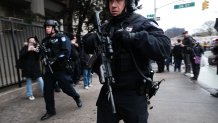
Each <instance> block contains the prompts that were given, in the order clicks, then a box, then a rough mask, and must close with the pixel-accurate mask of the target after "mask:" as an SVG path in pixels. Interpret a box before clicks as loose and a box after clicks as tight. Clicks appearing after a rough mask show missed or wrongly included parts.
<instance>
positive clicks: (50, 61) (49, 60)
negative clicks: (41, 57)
mask: <svg viewBox="0 0 218 123" xmlns="http://www.w3.org/2000/svg"><path fill="white" fill-rule="evenodd" d="M55 61H56V60H55V59H53V58H48V59H46V63H47V64H48V65H52V64H54V62H55Z"/></svg>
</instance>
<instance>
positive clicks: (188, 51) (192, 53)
mask: <svg viewBox="0 0 218 123" xmlns="http://www.w3.org/2000/svg"><path fill="white" fill-rule="evenodd" d="M182 35H183V38H182V39H180V38H178V39H177V42H176V43H175V44H173V45H172V48H171V55H170V57H169V58H167V59H164V60H162V61H158V62H157V65H158V71H157V72H158V73H161V72H164V66H166V69H167V71H169V64H171V65H173V64H174V72H176V71H177V70H178V72H181V70H182V68H181V67H182V64H183V63H184V67H185V70H184V74H188V73H193V76H192V77H191V78H190V79H191V80H194V81H195V80H197V79H198V76H199V72H200V64H201V63H202V62H201V57H202V55H203V54H204V48H203V47H202V46H201V44H200V43H199V42H198V41H197V40H195V39H194V38H193V37H192V36H190V35H189V34H188V31H184V32H183V33H182ZM159 62H162V63H159ZM160 64H161V65H160ZM160 70H161V71H160Z"/></svg>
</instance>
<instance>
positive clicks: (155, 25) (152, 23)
mask: <svg viewBox="0 0 218 123" xmlns="http://www.w3.org/2000/svg"><path fill="white" fill-rule="evenodd" d="M149 23H150V24H151V25H153V26H154V27H156V28H160V27H159V26H158V25H157V24H156V23H155V22H153V21H150V22H149Z"/></svg>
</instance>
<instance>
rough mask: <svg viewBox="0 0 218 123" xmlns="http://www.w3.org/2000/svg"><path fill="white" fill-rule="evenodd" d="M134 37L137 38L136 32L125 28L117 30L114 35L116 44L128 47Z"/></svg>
mask: <svg viewBox="0 0 218 123" xmlns="http://www.w3.org/2000/svg"><path fill="white" fill-rule="evenodd" d="M134 39H135V33H131V32H128V31H125V30H122V31H116V32H115V33H114V34H113V37H112V40H113V44H114V45H117V46H123V47H125V48H128V47H129V45H130V42H131V41H132V40H134Z"/></svg>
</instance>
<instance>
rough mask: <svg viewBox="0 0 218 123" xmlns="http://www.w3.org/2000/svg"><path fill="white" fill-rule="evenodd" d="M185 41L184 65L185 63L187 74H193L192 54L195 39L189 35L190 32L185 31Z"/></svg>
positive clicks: (183, 42)
mask: <svg viewBox="0 0 218 123" xmlns="http://www.w3.org/2000/svg"><path fill="white" fill-rule="evenodd" d="M182 34H183V37H184V39H183V40H182V44H183V45H182V46H183V54H184V57H183V58H184V63H185V74H186V73H191V61H190V53H191V49H192V44H193V37H191V36H190V35H189V34H188V31H184V32H183V33H182Z"/></svg>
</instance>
